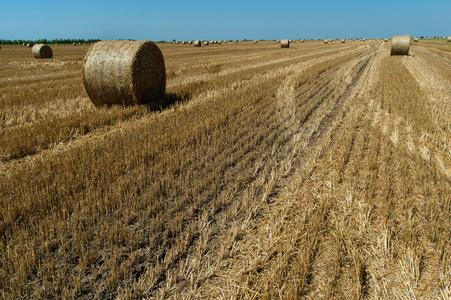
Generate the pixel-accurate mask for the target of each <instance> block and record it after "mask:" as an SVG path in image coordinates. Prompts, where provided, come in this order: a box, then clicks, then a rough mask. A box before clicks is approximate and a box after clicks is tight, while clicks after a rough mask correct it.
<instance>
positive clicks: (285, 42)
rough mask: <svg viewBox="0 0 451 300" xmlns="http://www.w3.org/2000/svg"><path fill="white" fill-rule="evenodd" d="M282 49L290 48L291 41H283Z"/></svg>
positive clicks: (281, 42)
mask: <svg viewBox="0 0 451 300" xmlns="http://www.w3.org/2000/svg"><path fill="white" fill-rule="evenodd" d="M280 47H281V48H290V41H289V40H281V41H280Z"/></svg>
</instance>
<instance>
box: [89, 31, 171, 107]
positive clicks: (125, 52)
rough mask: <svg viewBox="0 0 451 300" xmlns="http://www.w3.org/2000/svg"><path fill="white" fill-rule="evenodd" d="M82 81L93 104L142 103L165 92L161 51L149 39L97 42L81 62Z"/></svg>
mask: <svg viewBox="0 0 451 300" xmlns="http://www.w3.org/2000/svg"><path fill="white" fill-rule="evenodd" d="M83 83H84V86H85V89H86V92H87V93H88V96H89V98H90V99H91V101H92V102H93V103H94V105H96V106H101V105H104V104H106V105H113V104H122V105H125V106H128V105H133V104H144V103H147V102H150V101H152V100H153V99H155V98H158V97H160V96H162V95H163V94H164V93H165V91H166V69H165V65H164V58H163V54H162V53H161V51H160V49H159V48H158V46H157V45H156V44H155V43H154V42H152V41H116V40H112V41H100V42H97V43H95V44H94V45H92V46H91V48H90V49H89V51H88V53H87V54H86V56H85V60H84V64H83Z"/></svg>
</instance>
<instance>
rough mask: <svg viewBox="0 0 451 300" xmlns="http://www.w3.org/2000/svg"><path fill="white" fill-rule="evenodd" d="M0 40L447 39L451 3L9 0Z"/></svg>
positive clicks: (3, 5) (1, 20)
mask: <svg viewBox="0 0 451 300" xmlns="http://www.w3.org/2000/svg"><path fill="white" fill-rule="evenodd" d="M2 2H3V3H1V4H0V9H1V12H2V13H1V14H0V39H11V40H13V39H32V40H34V39H41V38H47V39H56V38H84V39H88V38H93V39H94V38H98V39H136V40H145V39H150V40H154V41H160V40H172V39H177V40H194V39H201V40H226V39H227V40H229V39H245V38H246V39H282V38H290V39H295V38H296V39H297V38H307V39H309V38H353V37H367V38H371V37H391V36H393V35H404V34H411V35H412V36H449V35H451V16H450V12H451V0H430V1H418V0H392V1H388V0H381V1H370V0H344V1H338V0H337V1H331V0H320V1H304V0H298V1H294V0H275V1H267V0H260V1H255V0H248V1H246V0H241V1H237V0H228V1H227V0H224V1H215V0H210V1H207V0H198V1H196V0H193V1H181V0H167V1H164V0H160V1H154V0H151V1H142V0H128V1H127V0H121V1H118V0H109V1H106V0H98V1H95V0H91V1H88V0H78V1H77V0H75V1H61V0H38V1H36V0H33V1H30V0H13V1H6V0H5V1H2Z"/></svg>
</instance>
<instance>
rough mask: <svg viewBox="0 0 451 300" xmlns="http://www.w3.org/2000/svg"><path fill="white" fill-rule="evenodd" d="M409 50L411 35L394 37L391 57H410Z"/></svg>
mask: <svg viewBox="0 0 451 300" xmlns="http://www.w3.org/2000/svg"><path fill="white" fill-rule="evenodd" d="M409 48H410V34H408V35H399V36H394V37H392V39H391V52H390V55H392V56H393V55H409Z"/></svg>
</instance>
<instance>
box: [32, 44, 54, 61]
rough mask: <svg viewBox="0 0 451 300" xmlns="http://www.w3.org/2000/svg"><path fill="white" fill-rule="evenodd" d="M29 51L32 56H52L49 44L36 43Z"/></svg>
mask: <svg viewBox="0 0 451 300" xmlns="http://www.w3.org/2000/svg"><path fill="white" fill-rule="evenodd" d="M31 53H32V54H33V57H34V58H52V57H53V51H52V48H50V46H48V45H45V44H36V45H34V46H33V48H31Z"/></svg>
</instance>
